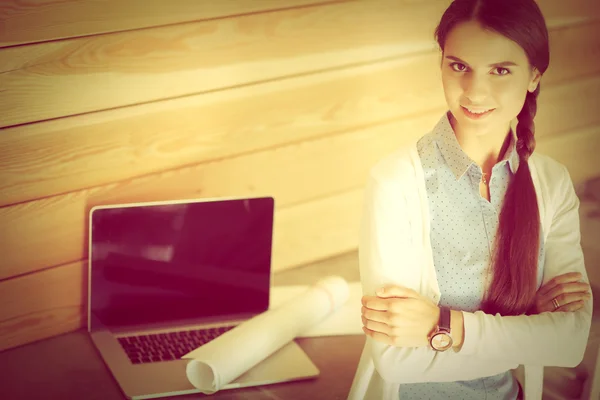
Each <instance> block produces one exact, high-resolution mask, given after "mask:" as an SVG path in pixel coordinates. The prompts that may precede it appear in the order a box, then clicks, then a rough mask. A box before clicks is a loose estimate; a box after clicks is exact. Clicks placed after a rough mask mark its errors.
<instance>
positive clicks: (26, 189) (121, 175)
mask: <svg viewBox="0 0 600 400" xmlns="http://www.w3.org/2000/svg"><path fill="white" fill-rule="evenodd" d="M418 71H422V72H423V73H424V74H430V75H433V76H435V74H436V73H437V72H436V66H435V62H434V61H433V56H432V55H422V56H416V57H413V58H411V59H403V60H393V61H387V62H382V63H377V64H374V65H367V66H361V67H355V68H351V69H347V70H336V71H329V72H324V73H320V74H316V75H311V76H307V77H300V78H296V79H289V80H284V81H279V82H270V83H265V84H261V85H257V86H247V87H242V88H237V89H235V90H232V91H230V92H217V93H211V94H206V95H202V96H194V97H191V98H184V99H177V100H171V101H165V102H160V103H155V104H148V105H144V106H139V107H134V108H132V109H125V108H121V109H118V110H114V111H108V112H102V113H95V114H90V115H84V116H78V117H72V118H66V119H64V120H56V121H48V122H44V123H41V124H32V125H25V126H20V127H15V128H8V129H5V130H4V131H3V132H2V134H1V135H0V205H7V204H11V203H17V202H22V201H27V200H30V199H35V198H38V197H43V196H51V195H54V194H58V193H65V192H71V191H73V190H78V189H81V188H86V187H93V186H99V185H103V184H108V183H111V182H117V181H121V180H125V179H130V178H133V177H136V176H141V175H148V174H151V173H157V172H160V171H164V170H171V169H175V168H178V167H181V166H185V165H190V164H195V163H199V162H205V161H210V160H214V159H220V158H224V157H231V156H235V155H239V154H244V153H248V152H253V151H258V150H261V149H266V148H273V147H275V146H280V145H283V144H286V143H293V142H297V141H302V140H307V139H310V138H316V137H319V136H323V135H327V134H331V133H335V132H341V131H347V130H351V129H356V128H357V127H361V126H367V125H371V124H373V123H379V122H382V121H386V120H390V119H394V118H398V117H402V116H408V115H411V114H415V113H419V112H423V111H426V110H429V109H432V108H438V109H439V108H440V107H442V106H443V104H444V103H445V101H444V97H443V93H442V88H441V85H440V84H439V82H436V81H434V80H432V79H412V80H410V81H406V82H405V80H404V79H403V78H402V77H403V76H414V75H415V74H417V73H418ZM405 74H406V75H405ZM398 87H403V89H404V90H398V89H397V88H398ZM416 93H418V94H419V95H418V96H417V95H416Z"/></svg>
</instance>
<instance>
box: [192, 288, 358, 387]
mask: <svg viewBox="0 0 600 400" xmlns="http://www.w3.org/2000/svg"><path fill="white" fill-rule="evenodd" d="M348 297H349V289H348V284H347V282H346V281H345V280H344V279H343V278H341V277H339V276H328V277H326V278H323V279H321V280H319V281H318V282H317V283H316V284H315V285H313V286H311V287H309V288H308V289H307V290H306V291H305V292H304V293H302V294H300V295H298V296H297V297H294V298H292V299H290V300H288V301H286V302H284V303H283V304H281V305H280V306H279V307H277V308H275V309H269V310H268V311H265V312H264V313H262V314H259V315H257V316H256V317H254V318H251V319H249V320H247V321H244V322H243V323H241V324H240V325H238V326H236V327H235V328H233V329H231V330H229V331H227V332H225V333H224V334H222V335H221V336H219V337H217V338H216V339H214V340H212V341H210V342H208V343H207V344H205V345H203V346H201V347H199V348H197V349H196V350H194V351H192V352H190V353H188V354H186V355H185V356H183V357H182V358H185V359H191V360H190V362H189V363H188V365H187V367H186V373H187V377H188V379H189V381H190V383H191V384H192V385H194V387H196V388H197V389H199V390H200V392H202V393H204V394H213V393H215V392H217V391H219V390H220V389H221V388H223V387H224V386H225V385H227V384H228V383H230V382H231V381H233V380H235V379H236V378H238V377H239V376H240V375H242V374H243V373H245V372H246V371H248V370H249V369H250V368H252V367H254V366H255V365H257V364H258V363H260V362H261V361H263V360H264V359H266V358H267V357H269V356H270V355H271V354H273V353H274V352H276V351H277V350H279V349H280V348H282V347H283V346H285V345H286V344H288V343H289V342H291V341H292V340H294V338H296V337H298V336H299V335H301V334H302V333H303V332H305V331H307V330H309V329H310V328H312V327H313V326H314V325H315V324H318V323H319V322H321V321H322V320H323V319H325V318H326V317H327V316H328V315H330V314H331V313H333V312H334V311H336V310H337V309H338V308H339V307H340V306H342V305H343V304H344V303H345V302H346V301H347V300H348Z"/></svg>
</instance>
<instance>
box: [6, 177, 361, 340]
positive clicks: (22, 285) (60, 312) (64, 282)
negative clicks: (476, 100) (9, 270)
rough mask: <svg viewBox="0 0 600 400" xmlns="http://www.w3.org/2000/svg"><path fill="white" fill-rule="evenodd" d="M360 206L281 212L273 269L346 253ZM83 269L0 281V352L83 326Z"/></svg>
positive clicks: (351, 201)
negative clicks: (284, 260) (288, 261)
mask: <svg viewBox="0 0 600 400" xmlns="http://www.w3.org/2000/svg"><path fill="white" fill-rule="evenodd" d="M361 201H362V189H360V190H354V191H350V192H346V193H342V194H338V195H335V196H331V197H327V198H324V199H318V200H315V201H313V202H309V203H306V204H302V205H299V206H295V207H289V208H288V209H285V210H283V211H282V212H280V213H279V214H278V215H277V217H276V219H275V227H274V232H275V234H274V246H275V249H274V253H273V264H274V265H281V264H282V257H283V256H284V252H285V255H286V256H287V257H288V258H290V259H291V261H292V262H294V263H298V262H304V261H309V262H310V261H313V260H319V259H323V258H327V257H330V256H332V255H334V254H342V253H344V252H347V251H348V250H351V249H352V248H353V247H354V246H355V241H356V236H357V235H358V231H357V230H358V217H357V215H356V213H355V211H356V210H357V209H360V202H361ZM353 217H354V218H353ZM275 243H277V244H275ZM278 249H279V251H277V250H278ZM281 250H283V251H281ZM86 268H87V262H86V261H85V260H82V261H76V262H73V263H69V264H67V265H63V266H59V267H56V268H50V269H47V270H44V271H40V272H37V273H34V274H30V275H25V276H22V277H18V278H14V279H9V280H6V281H3V282H0V285H2V291H1V292H0V302H1V303H2V304H3V307H2V308H1V309H0V351H2V350H4V349H6V348H10V347H14V346H18V345H20V344H24V343H29V342H31V341H34V340H39V339H42V338H45V337H50V336H54V335H57V334H59V333H63V332H68V331H70V330H74V329H78V328H79V327H80V326H82V325H83V324H85V323H87V322H86V320H85V316H84V310H83V307H84V306H85V304H86V301H87V288H86V281H87V269H86ZM24 293H35V295H33V296H24V295H23V294H24Z"/></svg>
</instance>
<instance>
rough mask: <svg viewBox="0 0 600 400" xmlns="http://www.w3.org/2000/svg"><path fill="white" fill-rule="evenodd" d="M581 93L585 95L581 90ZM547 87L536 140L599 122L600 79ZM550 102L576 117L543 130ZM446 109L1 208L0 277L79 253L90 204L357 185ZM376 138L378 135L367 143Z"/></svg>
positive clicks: (301, 195) (307, 194)
mask: <svg viewBox="0 0 600 400" xmlns="http://www.w3.org/2000/svg"><path fill="white" fill-rule="evenodd" d="M586 91H587V92H589V97H588V96H585V97H584V96H582V95H581V94H582V93H583V92H586ZM548 92H550V94H549V95H548V96H546V97H545V98H544V100H543V101H542V102H541V104H540V113H539V115H538V116H537V117H536V126H537V128H536V132H537V134H536V135H537V138H538V141H541V140H543V138H544V137H552V136H555V135H559V134H561V133H562V132H567V131H569V130H570V129H571V130H572V129H577V128H580V127H582V126H589V125H592V124H598V123H600V116H598V114H597V112H596V108H592V109H589V104H588V103H590V99H596V100H598V98H599V96H600V77H598V78H594V79H591V80H583V81H578V82H575V83H573V84H571V85H563V86H558V87H556V88H554V89H548ZM553 93H554V94H553ZM546 104H550V105H552V107H551V106H546ZM555 104H556V105H557V106H556V107H557V108H560V115H572V116H573V118H562V119H559V120H558V121H556V122H554V123H553V124H551V125H548V126H546V127H545V126H544V124H543V121H546V120H548V119H551V118H553V115H552V112H557V111H556V110H555V109H554V108H553V107H554V106H555ZM586 107H588V110H587V112H584V111H585V110H586ZM582 110H583V111H582ZM443 111H444V109H443V108H440V109H438V110H436V111H435V112H431V113H425V114H423V115H422V116H421V117H416V118H415V117H413V118H410V117H404V118H402V119H398V120H397V123H398V124H403V125H401V126H400V125H397V126H395V125H394V124H392V125H387V126H381V127H380V128H377V129H374V128H368V127H367V128H364V129H357V130H356V131H352V132H348V133H340V134H338V135H329V136H324V137H322V138H318V139H314V140H311V141H307V142H299V143H293V144H289V145H287V146H283V147H280V148H277V149H267V150H263V151H260V152H255V153H250V154H246V155H242V156H239V157H234V158H225V159H221V160H218V161H214V162H210V163H201V164H197V165H193V166H190V167H186V168H180V169H176V170H172V171H168V172H162V173H157V174H153V175H148V176H145V177H141V178H134V179H131V180H126V181H122V182H119V183H113V184H108V185H103V186H99V187H95V188H91V189H84V190H80V191H76V192H71V193H67V194H64V195H57V196H52V197H48V198H44V199H39V200H35V201H31V202H26V203H20V204H15V205H12V206H8V207H3V208H0V226H2V227H4V232H5V233H4V234H3V236H4V237H5V238H6V239H4V240H3V241H1V242H0V254H3V255H4V260H3V264H4V265H3V266H2V269H1V270H0V279H3V278H7V277H10V276H16V275H20V274H23V273H28V272H32V271H36V270H38V269H41V268H45V267H49V266H53V265H61V264H64V263H67V262H71V261H75V260H78V259H81V258H83V257H84V256H85V255H84V254H85V226H86V215H87V211H88V210H89V209H90V208H91V207H92V206H94V205H98V204H112V203H124V202H139V201H149V200H169V199H181V198H196V197H219V196H242V195H248V196H254V195H273V196H274V197H275V198H276V199H278V201H277V203H278V207H287V206H288V205H290V204H295V203H302V202H305V201H309V200H311V199H314V198H318V197H323V196H329V195H332V194H334V193H338V192H341V191H344V190H348V189H350V188H355V187H360V186H361V185H362V184H363V182H364V176H365V175H364V174H366V171H367V170H368V168H369V166H370V165H371V163H372V162H374V161H375V160H376V159H378V158H379V157H381V156H383V155H384V154H386V153H387V152H388V151H391V150H390V149H393V148H395V147H397V146H398V145H399V143H400V141H401V140H409V139H410V138H413V137H418V136H421V135H423V134H424V133H426V132H427V131H429V130H430V129H431V128H432V127H433V125H434V123H435V122H436V121H437V120H438V119H439V118H440V116H441V115H442V113H443ZM378 132H385V133H378ZM401 132H402V133H401ZM405 132H409V133H405ZM373 135H375V136H373ZM373 137H377V138H378V140H372V138H373ZM332 149H335V151H332ZM357 155H360V157H357ZM592 159H593V158H592ZM299 183H301V184H299ZM290 257H292V259H293V256H290ZM292 259H290V260H292ZM289 265H297V264H294V262H293V261H286V262H285V263H284V266H283V267H285V266H289Z"/></svg>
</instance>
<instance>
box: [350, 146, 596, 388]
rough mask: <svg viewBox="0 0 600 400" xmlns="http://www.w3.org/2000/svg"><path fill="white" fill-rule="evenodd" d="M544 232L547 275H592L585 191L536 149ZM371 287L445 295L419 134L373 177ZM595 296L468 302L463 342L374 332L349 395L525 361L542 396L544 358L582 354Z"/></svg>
mask: <svg viewBox="0 0 600 400" xmlns="http://www.w3.org/2000/svg"><path fill="white" fill-rule="evenodd" d="M529 166H530V170H531V175H532V179H533V182H534V186H535V189H536V192H537V198H538V205H539V210H540V219H541V222H542V229H543V232H544V240H545V249H546V257H545V263H544V277H543V282H542V285H543V284H546V283H547V282H548V281H549V280H550V279H552V278H553V277H555V276H557V275H562V274H564V273H567V272H574V271H577V272H580V273H581V274H582V276H583V278H582V281H584V282H588V283H589V280H588V277H587V273H586V270H585V266H584V261H583V253H582V250H581V246H580V230H579V214H578V210H579V199H578V198H577V196H576V194H575V190H574V188H573V183H572V181H571V178H570V175H569V173H568V171H567V169H566V168H565V167H564V166H563V165H562V164H559V163H558V162H556V161H554V160H553V159H551V158H549V157H547V156H544V155H540V154H537V153H535V152H534V154H533V155H532V156H531V157H530V159H529ZM359 265H360V279H361V283H362V290H363V295H370V296H374V295H375V290H376V289H377V288H379V287H380V286H383V285H384V284H388V283H395V284H398V285H402V286H405V287H409V288H411V289H414V290H416V291H417V292H419V293H420V294H421V295H424V296H427V297H428V298H430V299H432V300H433V301H434V302H435V303H436V304H439V300H440V291H439V287H438V283H437V278H436V272H435V268H434V264H433V256H432V252H431V244H430V241H429V210H428V201H427V193H426V189H425V179H424V176H423V169H422V166H421V162H420V159H419V155H418V152H417V148H416V141H415V142H411V144H409V145H408V146H405V147H403V148H402V149H400V150H398V151H396V152H395V153H394V154H392V155H390V156H388V157H387V158H385V159H384V160H382V161H380V162H379V163H378V164H377V165H375V167H373V168H372V170H371V175H370V178H369V180H368V182H367V186H366V196H365V201H364V212H363V220H362V226H361V235H360V243H359ZM592 302H593V299H590V300H588V301H587V302H586V304H585V306H584V307H583V308H582V309H580V310H579V311H576V312H554V313H551V312H545V313H542V314H539V315H531V316H527V315H522V316H506V317H502V316H500V315H488V314H485V313H483V312H482V311H476V312H475V313H470V312H463V315H464V326H465V337H464V344H463V346H462V348H461V350H460V351H459V352H456V351H454V350H448V351H445V352H435V351H433V350H431V349H429V348H428V347H419V348H401V347H395V346H390V345H386V344H383V343H381V342H376V341H374V340H373V339H371V338H370V337H367V338H366V343H365V347H364V349H363V352H362V356H361V359H360V362H359V365H358V368H357V371H356V374H355V376H354V381H353V383H352V388H351V390H350V393H349V396H348V399H352V400H363V399H366V400H379V399H385V400H388V399H389V400H392V399H398V398H399V394H398V389H399V385H400V384H402V383H416V382H453V381H459V380H472V379H477V378H481V377H486V376H492V375H496V374H500V373H502V372H505V371H507V370H508V369H515V368H517V367H518V366H519V365H523V366H524V371H525V374H524V375H525V378H524V382H523V389H524V392H525V393H524V394H525V399H526V400H541V399H542V391H543V373H544V366H560V367H575V366H577V365H578V364H579V363H581V361H582V360H583V356H584V353H585V349H586V345H587V340H588V335H589V331H590V325H591V319H592Z"/></svg>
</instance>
